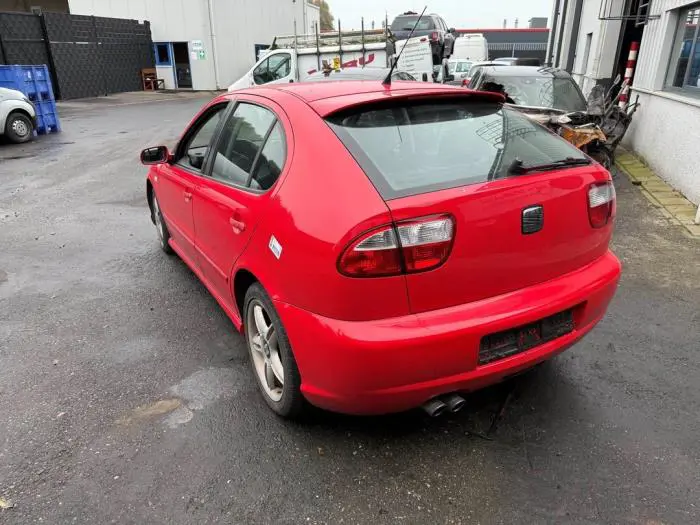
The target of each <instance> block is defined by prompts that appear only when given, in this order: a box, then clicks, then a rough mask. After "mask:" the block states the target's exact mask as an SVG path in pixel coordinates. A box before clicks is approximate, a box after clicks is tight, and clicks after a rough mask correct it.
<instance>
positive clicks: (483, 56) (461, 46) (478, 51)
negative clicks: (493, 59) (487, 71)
mask: <svg viewBox="0 0 700 525" xmlns="http://www.w3.org/2000/svg"><path fill="white" fill-rule="evenodd" d="M451 56H452V58H466V59H468V60H471V61H472V62H483V61H484V60H488V59H489V46H488V42H486V38H484V35H482V34H481V33H474V34H467V35H462V36H460V37H459V38H456V39H455V43H454V51H453V52H452V55H451Z"/></svg>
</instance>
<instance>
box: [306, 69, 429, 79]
mask: <svg viewBox="0 0 700 525" xmlns="http://www.w3.org/2000/svg"><path fill="white" fill-rule="evenodd" d="M389 71H391V69H390V68H388V67H387V68H384V67H363V68H359V67H353V68H349V69H339V70H335V69H331V70H330V71H327V72H324V71H320V72H317V73H313V74H311V75H309V76H308V77H306V80H304V82H327V81H329V80H331V81H332V80H378V81H380V82H381V81H382V80H384V79H385V78H386V76H387V75H388V74H389ZM391 79H392V80H409V81H413V82H415V81H416V79H415V78H413V76H412V75H410V74H408V73H406V72H405V71H397V70H394V72H393V73H392V74H391Z"/></svg>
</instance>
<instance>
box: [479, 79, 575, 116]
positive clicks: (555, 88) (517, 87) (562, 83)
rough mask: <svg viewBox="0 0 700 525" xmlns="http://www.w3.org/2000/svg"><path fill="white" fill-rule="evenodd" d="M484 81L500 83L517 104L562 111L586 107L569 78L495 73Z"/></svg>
mask: <svg viewBox="0 0 700 525" xmlns="http://www.w3.org/2000/svg"><path fill="white" fill-rule="evenodd" d="M486 81H487V82H493V83H496V84H501V85H502V86H503V90H504V91H505V93H506V95H507V96H508V97H510V98H511V99H513V102H514V103H515V104H518V105H519V106H535V107H543V108H555V109H561V110H563V111H586V109H587V104H586V100H585V99H584V98H583V95H582V94H581V91H580V90H579V88H578V86H577V85H576V83H575V82H574V80H573V79H571V78H554V77H550V76H542V77H539V76H523V77H506V76H503V75H497V76H493V77H490V78H488V79H486Z"/></svg>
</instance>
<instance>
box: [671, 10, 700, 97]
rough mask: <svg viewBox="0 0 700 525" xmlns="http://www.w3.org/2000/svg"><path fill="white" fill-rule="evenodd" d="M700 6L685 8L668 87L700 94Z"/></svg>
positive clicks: (677, 36) (678, 31) (681, 14)
mask: <svg viewBox="0 0 700 525" xmlns="http://www.w3.org/2000/svg"><path fill="white" fill-rule="evenodd" d="M698 22H700V6H694V7H690V8H687V9H683V10H682V11H681V12H680V17H679V19H678V29H677V30H676V37H675V40H674V44H673V55H672V56H671V64H670V66H671V67H670V69H669V75H668V78H667V81H666V84H667V86H668V87H672V88H680V89H686V90H690V91H692V92H693V93H699V94H700V31H699V29H698V28H699V27H700V24H699V23H698Z"/></svg>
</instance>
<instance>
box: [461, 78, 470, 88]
mask: <svg viewBox="0 0 700 525" xmlns="http://www.w3.org/2000/svg"><path fill="white" fill-rule="evenodd" d="M470 80H471V79H470V78H465V79H464V80H462V86H464V87H468V86H469V81H470Z"/></svg>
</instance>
